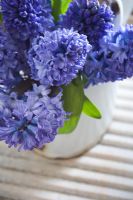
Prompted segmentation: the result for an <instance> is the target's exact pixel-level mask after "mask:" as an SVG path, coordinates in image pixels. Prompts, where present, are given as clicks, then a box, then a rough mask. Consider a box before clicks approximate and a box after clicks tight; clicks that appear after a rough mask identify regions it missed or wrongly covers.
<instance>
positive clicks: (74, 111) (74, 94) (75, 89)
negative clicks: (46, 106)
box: [59, 77, 84, 134]
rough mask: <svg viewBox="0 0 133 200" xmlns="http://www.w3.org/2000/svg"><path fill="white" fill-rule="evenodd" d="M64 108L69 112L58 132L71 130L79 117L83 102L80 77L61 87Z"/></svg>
mask: <svg viewBox="0 0 133 200" xmlns="http://www.w3.org/2000/svg"><path fill="white" fill-rule="evenodd" d="M63 102H64V110H65V111H66V112H68V113H70V116H68V118H69V119H68V120H66V122H65V124H64V127H63V128H60V129H59V133H61V134H63V133H70V132H72V131H73V130H74V129H75V128H76V126H77V124H78V121H79V119H80V115H81V112H82V107H83V103H84V89H83V84H82V81H81V78H80V77H78V78H76V79H75V80H73V81H72V82H71V83H70V84H69V85H67V86H64V87H63Z"/></svg>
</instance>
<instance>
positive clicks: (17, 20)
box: [0, 0, 54, 41]
mask: <svg viewBox="0 0 133 200" xmlns="http://www.w3.org/2000/svg"><path fill="white" fill-rule="evenodd" d="M0 5H1V8H2V15H3V19H4V24H5V27H6V29H7V30H8V32H9V33H10V34H11V35H12V37H13V38H15V39H19V40H21V41H22V40H28V39H31V38H33V37H35V36H37V35H38V34H41V33H43V32H44V31H45V30H47V29H48V30H49V29H51V28H52V27H53V26H54V22H53V17H52V15H51V7H50V1H48V0H45V1H43V0H1V3H0Z"/></svg>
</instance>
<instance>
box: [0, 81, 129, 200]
mask: <svg viewBox="0 0 133 200" xmlns="http://www.w3.org/2000/svg"><path fill="white" fill-rule="evenodd" d="M132 91H133V81H132V80H127V81H124V82H122V83H120V86H119V90H118V94H117V99H116V106H115V110H114V115H113V121H112V123H111V125H110V127H109V128H108V130H107V132H106V134H105V136H104V137H103V139H102V141H101V143H100V144H98V145H97V146H96V147H94V148H93V149H91V150H90V151H88V152H86V153H85V154H84V155H83V156H81V157H79V158H75V159H70V160H49V159H46V158H43V157H42V156H40V155H37V154H36V153H34V152H26V153H25V152H21V153H19V152H17V151H16V150H13V149H8V148H7V147H6V145H5V144H3V143H1V144H0V200H94V199H95V200H133V92H132ZM61 148H63V147H61Z"/></svg>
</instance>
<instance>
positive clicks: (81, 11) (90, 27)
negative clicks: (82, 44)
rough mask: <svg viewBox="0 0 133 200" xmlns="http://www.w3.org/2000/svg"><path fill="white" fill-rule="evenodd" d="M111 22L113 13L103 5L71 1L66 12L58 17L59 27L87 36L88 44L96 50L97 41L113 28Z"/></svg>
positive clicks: (91, 1)
mask: <svg viewBox="0 0 133 200" xmlns="http://www.w3.org/2000/svg"><path fill="white" fill-rule="evenodd" d="M113 20H114V15H113V12H112V11H111V9H110V7H108V6H107V5H106V4H105V3H103V4H101V5H100V4H99V2H98V0H90V1H88V0H73V1H72V2H71V3H70V5H69V8H68V10H67V12H66V13H65V14H64V15H61V16H60V21H59V25H60V26H61V27H65V28H74V30H77V31H78V32H79V33H81V34H84V35H87V38H88V40H89V42H90V44H92V45H94V46H95V47H96V48H98V43H99V39H101V37H103V36H104V35H106V34H107V32H108V31H110V30H111V29H112V28H113Z"/></svg>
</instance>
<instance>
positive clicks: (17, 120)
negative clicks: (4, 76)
mask: <svg viewBox="0 0 133 200" xmlns="http://www.w3.org/2000/svg"><path fill="white" fill-rule="evenodd" d="M49 93H50V90H49V89H48V88H46V87H45V86H41V85H40V86H37V85H36V84H34V85H33V90H32V91H28V92H26V93H25V94H24V95H23V98H20V97H18V95H17V94H16V93H10V95H9V94H8V95H7V94H5V93H2V92H1V93H0V140H4V141H5V142H6V143H7V144H8V145H9V147H12V146H14V147H17V148H18V150H33V149H34V148H42V147H43V146H44V145H45V144H46V143H49V142H51V141H53V140H54V138H55V136H56V134H57V130H58V128H59V127H61V126H63V123H64V120H65V116H66V113H65V111H64V110H63V107H62V102H61V93H59V94H58V95H56V96H54V97H52V98H51V97H49V96H48V95H49Z"/></svg>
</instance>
